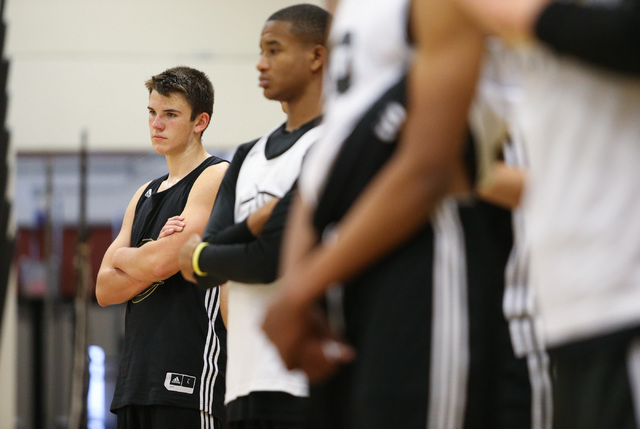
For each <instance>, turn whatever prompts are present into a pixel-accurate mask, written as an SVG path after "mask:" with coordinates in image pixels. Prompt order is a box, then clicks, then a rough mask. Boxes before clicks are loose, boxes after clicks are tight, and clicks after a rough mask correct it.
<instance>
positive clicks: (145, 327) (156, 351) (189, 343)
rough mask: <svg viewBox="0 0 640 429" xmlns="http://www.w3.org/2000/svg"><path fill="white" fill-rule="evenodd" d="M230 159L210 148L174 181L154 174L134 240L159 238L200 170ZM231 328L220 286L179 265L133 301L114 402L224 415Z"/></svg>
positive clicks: (137, 218) (140, 242)
mask: <svg viewBox="0 0 640 429" xmlns="http://www.w3.org/2000/svg"><path fill="white" fill-rule="evenodd" d="M220 162H223V160H222V159H220V158H218V157H215V156H211V157H209V158H207V159H206V160H205V161H203V162H202V164H200V165H199V166H198V167H197V168H195V169H194V170H193V171H192V172H191V173H189V174H188V175H187V176H186V177H184V178H183V179H182V180H180V181H179V182H178V183H176V184H175V185H174V186H172V187H171V188H169V189H167V190H165V191H162V192H158V187H159V186H160V184H161V183H162V182H163V181H164V180H165V179H166V178H167V175H165V176H163V177H160V178H158V179H156V180H153V181H152V182H151V183H149V185H148V186H147V188H146V189H145V190H144V192H143V194H142V196H141V197H140V200H139V201H138V203H137V206H136V212H135V217H134V220H133V225H132V231H131V246H140V245H144V243H145V242H147V241H149V240H155V239H156V238H157V237H158V235H159V233H160V230H161V229H162V226H163V225H164V224H165V222H166V221H167V219H168V218H170V217H172V216H176V215H179V214H180V213H181V212H182V211H183V209H184V207H185V205H186V203H187V198H188V197H189V192H190V191H191V187H192V186H193V184H194V182H195V181H196V179H197V178H198V176H199V175H200V174H201V173H202V172H203V171H204V170H205V169H206V168H207V167H210V166H212V165H215V164H218V163H220ZM225 368H226V328H225V326H224V324H223V322H222V317H221V314H220V291H219V288H213V289H209V290H207V291H204V290H202V289H200V288H199V287H198V286H196V285H194V284H192V283H189V282H187V281H186V280H184V278H183V277H182V275H181V274H180V273H177V274H175V275H173V276H171V277H170V278H168V279H166V280H164V281H163V282H158V283H155V284H153V285H151V286H150V287H149V288H148V289H147V290H146V291H144V292H143V293H141V294H140V295H138V296H137V297H135V298H133V299H132V300H130V301H129V302H128V303H127V310H126V319H125V337H124V344H123V347H122V352H121V359H120V368H119V372H118V379H117V382H116V389H115V395H114V398H113V402H112V404H111V409H112V410H116V409H118V408H121V407H123V406H126V405H133V404H135V405H151V404H154V405H170V406H179V407H186V408H192V409H199V410H203V411H206V412H208V413H210V414H213V415H214V416H216V417H217V418H219V419H220V420H222V421H224V419H225V415H224V404H223V401H224V386H225Z"/></svg>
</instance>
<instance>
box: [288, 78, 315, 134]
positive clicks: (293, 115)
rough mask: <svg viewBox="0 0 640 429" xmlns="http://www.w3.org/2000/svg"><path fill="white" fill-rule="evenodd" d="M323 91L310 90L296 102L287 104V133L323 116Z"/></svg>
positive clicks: (291, 101)
mask: <svg viewBox="0 0 640 429" xmlns="http://www.w3.org/2000/svg"><path fill="white" fill-rule="evenodd" d="M321 92H322V91H321V89H320V88H313V87H312V88H309V89H308V90H307V91H306V92H305V93H304V94H302V95H301V96H300V97H299V98H297V99H295V100H289V101H288V102H287V125H286V129H287V131H293V130H296V129H298V128H300V127H301V126H303V125H304V124H306V123H307V122H309V121H311V120H312V119H315V118H317V117H318V116H320V115H321V114H322V103H321V95H322V94H321Z"/></svg>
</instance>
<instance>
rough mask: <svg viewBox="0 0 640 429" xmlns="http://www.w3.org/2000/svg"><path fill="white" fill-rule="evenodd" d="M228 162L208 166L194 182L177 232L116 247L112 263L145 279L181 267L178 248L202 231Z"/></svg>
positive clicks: (156, 278)
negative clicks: (147, 241)
mask: <svg viewBox="0 0 640 429" xmlns="http://www.w3.org/2000/svg"><path fill="white" fill-rule="evenodd" d="M227 165H228V164H226V163H220V164H216V165H213V166H211V167H209V168H207V169H206V170H204V171H203V172H202V174H200V176H199V177H198V179H197V180H196V182H195V183H194V184H193V187H192V189H191V192H190V193H189V198H188V199H187V204H186V206H185V208H184V210H183V212H182V213H181V214H180V216H181V217H183V218H184V223H185V226H184V229H183V230H182V231H181V233H180V234H171V235H169V236H166V237H164V238H163V239H162V240H158V241H153V242H150V243H147V244H145V245H144V246H141V247H137V248H136V247H122V248H119V249H118V250H117V251H116V252H115V253H114V257H113V265H114V266H115V267H117V268H119V269H121V270H122V271H124V272H125V273H127V274H128V275H130V276H131V277H133V278H136V279H139V280H143V281H146V282H156V281H160V280H164V279H167V278H168V277H171V276H172V275H173V274H175V273H177V272H178V271H179V270H180V267H179V265H178V258H177V255H178V251H179V250H180V248H181V247H182V245H183V244H184V243H185V242H186V240H187V239H188V238H189V237H190V236H191V235H192V234H194V233H195V234H201V233H202V231H203V230H204V227H205V225H206V224H207V220H208V219H209V215H210V214H211V208H212V207H213V202H214V201H215V198H216V195H217V192H218V187H219V186H220V182H221V181H222V177H223V176H224V173H225V171H226V169H227Z"/></svg>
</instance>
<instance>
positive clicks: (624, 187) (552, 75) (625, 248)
mask: <svg viewBox="0 0 640 429" xmlns="http://www.w3.org/2000/svg"><path fill="white" fill-rule="evenodd" d="M518 54H519V55H521V56H522V58H524V60H525V61H524V62H523V63H522V64H523V65H524V67H522V69H521V78H522V84H523V86H524V93H523V94H524V96H523V98H522V100H521V103H519V105H518V108H517V109H516V110H515V118H514V120H515V121H516V123H517V125H518V128H519V129H520V130H521V132H522V136H523V138H524V143H525V145H526V147H527V152H528V155H529V163H530V167H531V171H530V176H529V189H528V191H527V193H526V199H525V210H526V219H527V229H526V242H527V248H528V250H529V251H530V256H531V273H530V279H531V281H532V284H533V286H534V288H535V290H536V294H537V298H538V304H539V311H540V315H541V317H542V322H543V329H544V336H545V341H546V344H547V345H549V346H556V345H561V344H563V343H567V342H572V341H576V340H580V339H586V338H588V337H590V336H594V335H599V334H606V333H609V332H612V331H616V330H619V329H624V328H627V327H633V326H637V325H638V324H640V263H639V262H640V222H639V221H638V215H639V214H640V199H639V198H637V196H636V192H637V188H636V186H638V184H639V183H640V168H638V165H637V162H638V160H639V159H640V121H639V119H638V118H639V117H640V81H639V80H637V79H630V78H626V77H623V76H622V75H618V74H614V73H609V72H606V71H603V70H600V69H596V68H591V67H589V66H587V65H585V64H584V63H581V62H579V61H575V60H572V59H569V58H561V57H558V56H556V55H554V54H552V53H551V52H549V51H547V50H545V49H544V48H542V47H540V46H532V47H527V48H522V49H521V50H520V52H518Z"/></svg>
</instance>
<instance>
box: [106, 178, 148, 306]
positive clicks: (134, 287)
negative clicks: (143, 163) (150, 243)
mask: <svg viewBox="0 0 640 429" xmlns="http://www.w3.org/2000/svg"><path fill="white" fill-rule="evenodd" d="M146 187H147V184H145V185H143V186H142V187H140V189H138V190H137V191H136V193H135V195H134V196H133V198H132V199H131V202H129V206H128V207H127V210H126V212H125V215H124V219H123V221H122V227H121V228H120V232H119V233H118V236H117V237H116V238H115V240H114V241H113V243H111V245H110V246H109V248H108V249H107V251H106V252H105V254H104V257H103V258H102V264H101V265H100V269H99V271H98V278H97V280H96V298H97V300H98V304H100V305H101V306H103V307H104V306H107V305H113V304H120V303H122V302H125V301H128V300H130V299H131V298H133V297H134V296H136V295H138V294H140V293H141V292H143V291H144V290H145V289H146V288H147V287H148V286H149V285H150V284H151V282H146V281H140V280H136V279H134V278H133V277H131V276H130V275H128V274H127V273H125V272H124V271H122V270H121V269H119V268H116V267H115V266H114V265H113V255H114V253H115V252H116V250H118V249H120V248H124V247H128V246H129V245H130V243H131V226H132V224H133V218H134V215H135V209H136V204H137V203H138V200H139V199H140V196H141V195H142V192H143V191H144V189H145V188H146Z"/></svg>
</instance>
